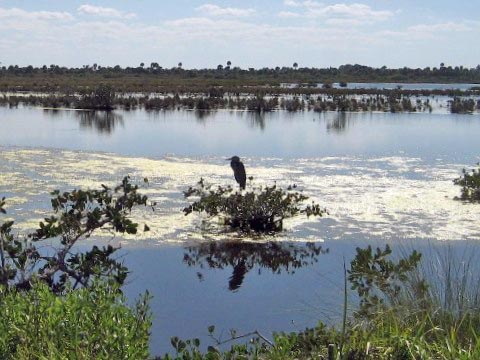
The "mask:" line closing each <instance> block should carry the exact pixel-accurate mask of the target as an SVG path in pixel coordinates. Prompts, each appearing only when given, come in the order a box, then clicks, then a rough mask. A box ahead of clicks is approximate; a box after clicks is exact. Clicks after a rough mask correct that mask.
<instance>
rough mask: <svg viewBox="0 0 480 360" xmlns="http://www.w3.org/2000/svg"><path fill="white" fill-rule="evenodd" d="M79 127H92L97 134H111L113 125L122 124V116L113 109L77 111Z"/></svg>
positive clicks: (113, 128)
mask: <svg viewBox="0 0 480 360" xmlns="http://www.w3.org/2000/svg"><path fill="white" fill-rule="evenodd" d="M75 115H76V116H77V117H78V118H79V120H80V127H81V128H88V129H94V130H96V131H97V133H99V134H111V133H112V132H113V131H114V130H115V126H116V125H117V124H120V125H122V126H123V116H122V115H120V114H117V113H115V112H114V111H77V112H75Z"/></svg>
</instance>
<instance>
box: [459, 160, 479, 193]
mask: <svg viewBox="0 0 480 360" xmlns="http://www.w3.org/2000/svg"><path fill="white" fill-rule="evenodd" d="M477 165H480V164H477ZM453 182H454V184H455V185H459V186H461V187H462V194H461V196H460V198H459V199H460V200H466V201H471V202H480V167H479V168H478V169H472V171H471V172H468V171H467V170H466V169H463V175H462V176H461V177H459V178H458V179H455V180H454V181H453Z"/></svg>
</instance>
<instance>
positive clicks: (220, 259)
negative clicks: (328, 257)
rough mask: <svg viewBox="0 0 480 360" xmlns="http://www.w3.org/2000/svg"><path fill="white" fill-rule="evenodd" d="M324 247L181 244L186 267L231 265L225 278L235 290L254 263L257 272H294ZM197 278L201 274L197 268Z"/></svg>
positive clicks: (312, 261) (311, 261)
mask: <svg viewBox="0 0 480 360" xmlns="http://www.w3.org/2000/svg"><path fill="white" fill-rule="evenodd" d="M326 253H328V249H327V250H324V249H322V246H320V245H317V243H314V242H309V243H305V244H297V243H286V242H275V241H270V242H244V241H240V240H232V241H211V242H206V243H202V244H200V245H195V246H188V247H186V248H185V253H184V256H183V262H184V263H185V264H187V265H188V266H189V267H198V268H199V269H226V268H229V267H232V275H231V276H230V279H229V281H228V289H229V290H230V291H237V290H238V289H239V288H240V287H241V286H242V284H243V281H244V278H245V275H246V274H247V273H248V272H249V271H250V270H252V269H253V268H255V267H258V274H261V272H262V270H263V269H268V270H270V271H271V272H272V273H273V274H281V273H282V271H283V272H284V273H287V274H294V273H295V271H296V270H297V269H299V268H301V267H304V266H309V265H313V264H315V263H317V262H318V258H319V256H320V255H322V254H326ZM197 274H198V277H199V279H203V276H204V275H203V274H202V273H201V272H198V273H197Z"/></svg>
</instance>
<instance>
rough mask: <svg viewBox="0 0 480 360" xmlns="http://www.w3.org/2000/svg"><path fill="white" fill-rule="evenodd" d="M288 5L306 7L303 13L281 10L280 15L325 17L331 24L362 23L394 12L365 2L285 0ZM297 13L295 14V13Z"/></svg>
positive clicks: (381, 18)
mask: <svg viewBox="0 0 480 360" xmlns="http://www.w3.org/2000/svg"><path fill="white" fill-rule="evenodd" d="M284 4H285V5H286V6H293V7H300V8H303V9H304V12H303V13H302V14H300V13H293V12H288V11H287V12H280V13H279V14H278V16H280V17H305V18H318V19H323V20H325V21H326V23H327V24H329V25H361V24H370V23H374V22H378V21H385V20H387V19H389V18H391V17H392V16H393V15H394V13H393V12H392V11H388V10H374V9H372V8H371V7H370V6H368V5H365V4H359V3H355V4H344V3H339V4H333V5H328V6H325V5H323V4H321V3H319V2H317V1H312V0H307V1H301V2H300V1H295V0H285V1H284ZM294 14H295V15H294Z"/></svg>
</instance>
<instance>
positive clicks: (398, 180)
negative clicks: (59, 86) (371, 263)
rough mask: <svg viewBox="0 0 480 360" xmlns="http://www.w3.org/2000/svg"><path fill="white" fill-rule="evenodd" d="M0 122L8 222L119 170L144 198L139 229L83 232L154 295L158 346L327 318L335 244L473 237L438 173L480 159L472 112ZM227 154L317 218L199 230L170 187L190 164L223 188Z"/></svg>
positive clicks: (334, 293) (23, 114)
mask: <svg viewBox="0 0 480 360" xmlns="http://www.w3.org/2000/svg"><path fill="white" fill-rule="evenodd" d="M0 122H1V126H2V131H1V132H0V195H1V196H6V197H7V199H8V202H7V204H8V208H7V210H8V216H10V217H12V218H14V219H15V220H16V226H17V229H18V230H19V231H28V230H31V229H32V228H34V227H35V226H36V225H37V224H38V221H39V220H40V219H42V218H43V217H44V216H46V215H47V214H48V213H49V201H48V199H49V192H50V191H52V190H54V189H61V190H71V189H73V188H79V187H82V188H98V187H99V185H100V184H101V183H103V184H107V185H114V184H116V183H118V182H119V181H120V180H121V179H122V177H123V176H125V175H127V174H128V175H130V176H131V177H132V179H133V181H135V182H138V183H140V184H142V189H143V190H142V191H143V192H144V193H145V194H147V195H148V196H149V198H150V199H151V200H152V201H156V202H157V205H156V207H155V211H152V210H151V209H149V208H144V209H138V210H136V211H135V212H134V213H133V217H134V218H135V219H136V220H137V221H138V222H139V223H141V224H143V223H147V224H148V225H149V226H150V228H151V231H150V232H148V233H145V234H143V233H142V234H140V235H136V236H130V237H124V238H122V237H118V236H116V237H112V234H111V233H107V232H105V233H100V234H98V236H97V237H95V239H93V240H89V242H91V243H105V242H112V243H115V244H117V245H118V244H120V245H121V246H122V252H123V254H124V255H125V262H126V264H127V266H129V268H130V269H131V270H132V274H131V276H130V278H129V279H130V283H129V284H128V285H127V286H126V292H127V294H128V295H129V296H130V297H131V298H134V295H135V294H137V293H140V292H142V291H143V290H145V289H149V290H150V292H151V293H152V294H153V295H154V299H153V300H152V309H153V312H154V315H155V321H154V326H153V329H152V351H153V352H154V353H157V354H158V353H163V352H166V351H168V350H170V349H169V348H168V346H169V345H168V344H169V337H170V336H173V335H179V336H181V337H189V336H191V337H195V336H200V337H201V338H203V339H205V338H206V335H207V334H206V328H207V326H208V325H211V324H215V325H217V328H219V329H223V330H225V331H228V329H229V328H236V329H239V330H245V331H249V330H254V329H257V328H258V329H260V330H262V331H264V332H266V333H267V334H269V333H270V332H271V331H272V330H277V331H279V330H285V331H292V330H299V329H302V328H304V327H306V326H312V325H315V322H316V320H317V319H324V320H332V319H336V318H338V314H340V313H341V307H340V305H339V304H340V299H341V291H340V289H341V287H342V281H343V280H342V277H341V269H342V266H343V256H346V259H347V261H348V259H349V258H351V257H352V256H353V254H354V251H355V247H356V246H359V245H364V244H366V243H369V244H377V245H378V244H384V243H385V242H389V243H393V244H402V246H413V245H415V246H416V247H425V246H430V247H432V246H433V247H442V246H445V245H444V244H447V243H448V244H451V243H453V244H457V245H454V246H456V247H457V248H460V247H462V246H463V244H466V243H471V242H472V241H473V242H475V240H478V239H480V226H479V220H480V212H479V209H478V207H476V206H475V205H470V204H463V203H461V202H459V201H455V200H453V198H454V197H455V196H457V195H458V194H459V189H458V188H457V187H455V186H454V185H453V183H452V180H453V179H455V178H456V177H458V176H459V174H460V172H461V169H462V168H463V167H465V166H471V165H472V164H475V163H476V162H478V160H479V154H478V134H480V116H478V115H448V114H384V113H373V114H337V113H327V114H320V115H319V114H314V113H312V112H299V113H294V114H289V113H286V112H273V113H269V114H265V115H258V114H253V113H246V112H228V111H218V112H213V113H196V112H189V111H177V112H151V113H148V112H145V111H132V112H121V111H118V112H114V113H110V114H107V113H102V112H96V113H93V112H80V111H55V112H51V111H44V110H41V109H32V108H19V109H6V108H0ZM232 155H239V156H240V157H242V160H243V162H244V163H245V166H246V169H247V174H248V175H252V176H253V177H254V180H253V184H252V185H255V186H259V185H266V184H273V183H274V182H276V183H277V184H278V185H280V186H288V185H289V184H297V185H298V187H299V189H301V190H302V191H303V192H304V193H305V194H306V195H308V196H310V197H311V198H312V199H313V200H315V201H317V202H319V203H320V204H321V205H322V206H325V207H326V208H327V209H328V211H329V215H328V216H326V217H324V218H320V219H313V218H310V219H307V218H302V217H298V218H295V219H293V220H290V221H288V222H287V223H286V224H285V227H286V231H285V232H283V233H281V234H280V235H278V236H276V237H275V238H270V239H266V240H264V243H265V244H263V245H261V244H260V245H258V244H257V245H254V243H247V244H244V245H238V244H237V243H231V242H227V243H223V242H220V241H221V240H231V239H232V235H226V234H222V235H218V234H215V235H214V234H212V233H202V232H201V231H199V228H200V226H201V223H202V220H204V219H203V218H202V217H198V216H196V215H190V216H184V215H183V213H182V209H183V207H184V206H185V205H187V202H186V201H185V199H184V198H183V194H182V191H183V190H185V189H186V188H187V187H189V186H190V185H193V184H195V183H196V182H197V181H198V180H199V179H200V177H203V178H204V179H205V180H206V181H207V182H208V183H211V184H231V185H234V184H235V183H234V180H233V176H232V172H231V169H230V167H229V164H228V162H226V161H225V158H226V157H230V156H232ZM145 177H146V178H148V179H149V182H148V184H147V185H143V179H144V178H145ZM233 237H234V236H233ZM462 240H463V241H462ZM212 241H215V243H211V242H212ZM268 241H274V243H273V244H274V245H271V244H270V245H269V243H268ZM308 241H314V242H316V245H315V246H321V248H322V249H321V251H319V249H318V248H313V249H312V248H311V247H309V246H307V245H306V244H305V242H308ZM212 244H213V245H212ZM275 244H276V245H275ZM406 244H408V245H406ZM412 244H413V245H412ZM426 244H428V245H426ZM458 244H460V245H458ZM327 249H328V252H327V251H326V250H327ZM212 258H213V259H215V261H213V262H212V261H210V260H211V259H212ZM207 259H209V261H207ZM272 259H281V261H279V262H275V261H273V260H272ZM277 273H280V275H279V274H277Z"/></svg>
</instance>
